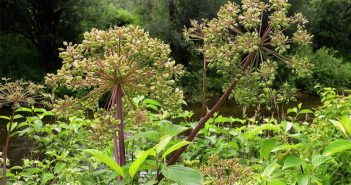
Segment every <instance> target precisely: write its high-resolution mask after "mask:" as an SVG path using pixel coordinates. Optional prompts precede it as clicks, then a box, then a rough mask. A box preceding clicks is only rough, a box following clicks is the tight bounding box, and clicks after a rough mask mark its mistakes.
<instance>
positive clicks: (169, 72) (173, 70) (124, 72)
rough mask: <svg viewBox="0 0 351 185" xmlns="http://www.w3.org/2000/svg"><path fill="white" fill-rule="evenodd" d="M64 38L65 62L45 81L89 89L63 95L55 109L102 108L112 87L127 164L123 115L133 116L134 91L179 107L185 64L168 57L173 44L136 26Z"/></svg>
mask: <svg viewBox="0 0 351 185" xmlns="http://www.w3.org/2000/svg"><path fill="white" fill-rule="evenodd" d="M64 44H65V45H66V46H67V48H66V49H64V50H63V49H62V52H61V53H60V57H61V58H62V59H63V66H62V68H61V69H60V70H58V71H57V74H49V75H48V77H47V79H46V83H47V84H49V85H51V86H53V87H54V88H57V87H60V86H65V87H67V88H68V89H71V90H73V91H79V90H83V91H88V93H87V95H84V96H82V97H70V98H65V99H63V100H60V101H58V102H57V104H56V109H55V110H54V111H55V112H56V113H57V114H61V116H70V115H71V114H72V112H75V113H76V112H77V109H82V108H92V107H95V108H98V102H99V100H100V99H101V97H102V96H103V95H104V94H106V93H110V94H111V95H110V98H109V100H108V103H107V110H108V111H109V112H110V113H114V114H115V115H116V118H117V120H118V122H117V123H118V131H117V130H116V129H117V127H116V126H115V124H112V132H113V146H114V158H115V161H116V162H117V163H118V164H120V165H121V166H123V165H125V164H126V160H127V159H126V151H125V146H124V139H125V138H124V135H125V133H124V124H132V123H128V122H125V121H123V120H124V119H123V117H124V116H125V118H126V119H125V120H129V119H133V118H128V116H129V115H130V114H127V112H129V113H130V112H132V111H134V107H133V104H132V103H131V101H130V98H129V97H136V96H140V95H143V96H145V97H149V98H152V99H155V100H156V101H159V102H160V103H162V104H164V105H166V107H167V108H169V109H173V110H179V111H180V110H181V106H182V104H183V103H184V100H183V92H182V91H181V90H180V89H179V88H174V86H175V80H177V79H178V76H179V75H182V74H183V70H182V66H180V65H175V62H174V61H171V60H170V59H169V55H170V48H169V46H168V45H166V44H164V43H163V42H162V41H160V40H158V39H154V38H150V37H149V33H148V32H145V31H144V30H143V29H141V28H139V27H137V26H127V27H115V28H112V29H109V30H107V31H102V30H97V29H92V30H91V32H86V33H85V34H84V40H83V42H82V43H81V44H72V43H64ZM122 100H123V101H122ZM67 101H70V102H67ZM77 105H80V106H77ZM60 107H64V109H62V108H60ZM122 108H125V109H124V110H123V109H122ZM69 109H71V110H70V111H67V110H69ZM61 110H62V111H61ZM132 115H133V114H132ZM134 115H135V114H134ZM134 119H136V118H134ZM133 123H135V122H133ZM116 132H118V137H117V136H116Z"/></svg>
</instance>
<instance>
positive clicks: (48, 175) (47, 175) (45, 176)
mask: <svg viewBox="0 0 351 185" xmlns="http://www.w3.org/2000/svg"><path fill="white" fill-rule="evenodd" d="M53 178H54V175H53V174H51V173H44V174H43V175H42V177H41V183H40V184H46V183H47V182H48V181H49V180H51V179H53Z"/></svg>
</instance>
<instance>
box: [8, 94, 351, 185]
mask: <svg viewBox="0 0 351 185" xmlns="http://www.w3.org/2000/svg"><path fill="white" fill-rule="evenodd" d="M320 94H321V96H322V102H323V105H322V106H321V107H319V108H318V109H316V110H307V109H301V105H300V106H298V107H296V108H293V109H289V110H288V113H287V117H286V119H285V120H281V121H278V120H277V119H275V118H265V119H263V120H254V119H247V120H241V119H236V118H229V117H223V116H216V117H214V118H212V119H210V120H209V121H208V122H207V123H206V125H205V128H204V129H202V131H201V132H200V135H199V137H197V139H195V141H193V142H188V141H184V140H183V137H184V133H186V132H187V131H188V130H190V129H191V128H192V127H194V125H195V124H196V122H192V121H191V117H192V115H193V114H192V113H191V112H184V113H182V114H179V115H178V117H177V119H181V120H182V121H181V122H180V123H179V124H174V123H172V122H171V121H169V120H167V119H164V118H165V114H167V113H165V112H163V111H162V107H161V106H160V105H159V103H157V102H155V101H151V100H149V99H143V98H135V99H134V100H133V101H134V103H135V104H137V105H138V106H146V107H149V109H152V111H149V112H148V113H147V117H146V119H147V120H148V121H147V123H146V124H145V125H139V126H135V125H128V123H126V133H128V137H127V140H126V146H127V151H128V153H127V159H128V160H127V165H125V166H123V167H121V166H119V165H118V164H117V163H115V162H114V159H113V157H112V156H113V142H112V141H113V139H112V138H111V137H110V136H111V134H110V132H111V131H110V130H109V125H108V122H107V121H106V120H104V117H95V118H94V119H87V118H78V117H71V118H70V119H68V120H56V122H54V123H50V124H45V123H43V121H42V120H43V119H44V117H47V116H54V114H53V113H52V112H49V111H46V110H45V109H41V108H34V107H32V108H19V109H17V111H16V112H15V114H14V119H13V120H14V123H13V124H12V128H11V129H12V134H13V135H16V136H24V135H25V136H27V137H29V138H31V139H32V140H34V141H35V143H36V147H35V148H33V149H32V156H28V157H27V159H23V162H24V164H23V165H22V166H12V167H11V168H10V169H8V173H7V178H8V184H13V183H17V184H67V183H69V184H113V183H115V182H116V178H118V176H120V177H121V178H119V179H122V180H118V181H120V183H121V184H154V183H156V182H157V181H156V179H155V178H156V176H157V175H159V174H163V175H164V176H165V177H166V179H164V180H162V181H161V184H173V183H174V182H175V183H177V184H180V185H182V184H223V185H224V184H299V185H300V184H349V183H350V182H351V179H350V177H351V165H350V163H349V161H350V158H351V150H350V149H351V140H350V138H351V117H350V115H351V107H350V105H351V95H348V96H346V95H343V96H342V95H337V94H336V93H335V91H333V89H325V90H323V91H322V92H321V93H320ZM305 114H314V116H315V117H314V118H313V119H308V120H305V121H304V120H298V119H297V117H298V116H299V115H305ZM22 115H27V116H25V117H24V116H22ZM28 115H31V116H28ZM1 119H4V120H11V118H10V117H7V116H1ZM228 123H230V124H228ZM231 124H235V125H238V124H239V125H241V126H236V127H233V126H231ZM106 146H107V147H106ZM184 146H188V149H187V152H186V153H185V154H184V155H183V156H182V159H181V161H179V164H177V165H172V166H166V163H165V162H166V161H167V160H168V159H169V156H171V154H172V153H174V152H175V151H176V150H177V149H179V148H181V147H184ZM38 156H40V158H38Z"/></svg>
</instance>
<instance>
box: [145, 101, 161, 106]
mask: <svg viewBox="0 0 351 185" xmlns="http://www.w3.org/2000/svg"><path fill="white" fill-rule="evenodd" d="M143 103H144V104H145V105H154V106H157V107H161V104H160V103H158V102H157V101H155V100H153V99H145V100H144V101H143Z"/></svg>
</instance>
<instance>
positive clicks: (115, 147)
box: [107, 88, 121, 184]
mask: <svg viewBox="0 0 351 185" xmlns="http://www.w3.org/2000/svg"><path fill="white" fill-rule="evenodd" d="M116 93H117V88H114V89H113V91H112V94H111V97H110V101H109V103H108V106H107V108H108V110H109V111H111V108H112V106H113V105H114V103H115V100H116V96H117V95H116ZM112 130H113V156H114V159H115V161H116V163H117V164H119V158H118V140H117V135H116V131H117V130H116V126H115V125H114V124H113V123H112ZM120 182H121V176H118V177H117V184H120Z"/></svg>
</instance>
